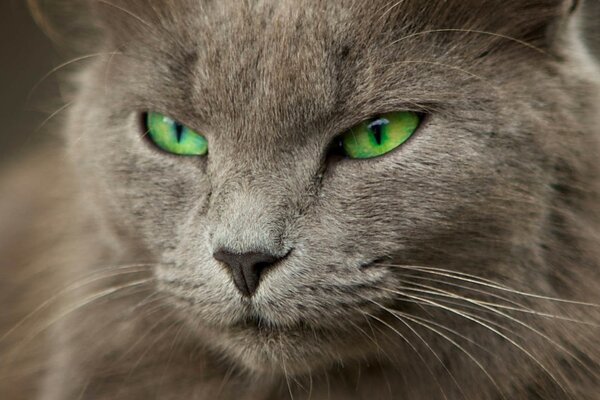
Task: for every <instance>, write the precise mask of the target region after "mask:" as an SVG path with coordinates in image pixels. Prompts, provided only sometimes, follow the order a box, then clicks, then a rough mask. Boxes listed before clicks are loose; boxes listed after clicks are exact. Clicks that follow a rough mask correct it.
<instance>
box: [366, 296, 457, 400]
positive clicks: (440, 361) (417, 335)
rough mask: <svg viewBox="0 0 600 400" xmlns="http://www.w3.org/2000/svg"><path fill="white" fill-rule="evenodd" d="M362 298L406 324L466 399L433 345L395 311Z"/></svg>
mask: <svg viewBox="0 0 600 400" xmlns="http://www.w3.org/2000/svg"><path fill="white" fill-rule="evenodd" d="M360 297H361V298H363V300H366V301H370V302H372V303H373V304H375V305H377V306H379V307H380V308H381V309H383V310H385V311H386V312H388V313H390V314H391V315H393V316H394V318H396V319H397V320H398V321H400V322H401V323H402V324H404V325H405V326H406V327H407V328H408V329H409V330H410V331H411V332H412V333H413V334H414V335H415V336H416V337H417V338H419V340H420V341H421V342H423V344H424V345H425V347H427V349H428V350H429V351H430V352H431V354H433V356H434V357H435V358H436V359H437V360H438V362H439V363H440V365H441V366H442V368H443V369H444V370H445V371H446V373H447V374H448V376H450V379H452V381H453V382H454V384H455V385H456V387H457V388H458V390H459V391H460V392H461V393H462V395H463V396H464V397H466V394H465V392H464V391H463V388H462V387H461V386H460V384H459V383H458V381H457V380H456V377H455V376H454V375H453V374H452V372H450V370H449V369H448V367H447V366H446V364H445V363H444V362H443V361H442V359H441V358H440V356H439V355H438V354H437V353H436V351H435V350H434V349H433V348H432V347H431V345H430V344H429V343H427V341H426V340H425V339H424V338H423V337H422V336H421V335H420V334H419V333H418V332H417V331H416V330H415V329H414V328H413V327H412V326H411V325H410V324H409V323H408V322H406V321H405V320H404V319H403V318H400V316H399V315H397V314H395V313H394V312H393V310H391V309H389V308H388V307H385V306H383V305H382V304H380V303H378V302H376V301H374V300H371V299H368V298H366V297H364V296H360ZM444 397H445V396H444Z"/></svg>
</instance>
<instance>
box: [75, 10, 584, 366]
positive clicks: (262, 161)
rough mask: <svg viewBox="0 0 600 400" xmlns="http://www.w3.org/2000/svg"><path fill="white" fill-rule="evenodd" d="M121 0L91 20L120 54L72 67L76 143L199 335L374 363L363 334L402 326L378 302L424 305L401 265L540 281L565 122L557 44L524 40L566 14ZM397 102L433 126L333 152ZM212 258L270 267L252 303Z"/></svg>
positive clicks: (104, 197)
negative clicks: (270, 258) (200, 140)
mask: <svg viewBox="0 0 600 400" xmlns="http://www.w3.org/2000/svg"><path fill="white" fill-rule="evenodd" d="M121 3H122V4H121ZM121 3H118V5H119V7H122V8H125V9H126V10H127V12H125V11H123V10H120V9H118V8H117V7H108V6H106V9H104V10H103V13H104V15H105V17H106V16H108V17H107V18H105V20H107V21H108V23H107V25H108V28H107V29H109V30H110V31H111V34H110V35H109V37H110V38H111V39H109V40H108V41H107V43H108V44H107V46H106V47H105V49H104V50H105V51H107V52H109V53H110V52H113V51H118V53H115V54H108V55H107V56H106V57H104V58H103V60H102V61H99V62H97V63H96V64H95V66H94V67H93V68H90V69H89V70H87V71H86V72H85V74H84V75H83V77H84V78H85V79H83V80H82V82H83V90H82V92H81V94H80V96H79V97H78V99H77V102H76V104H75V106H74V110H73V113H72V123H71V127H72V129H71V132H70V134H71V150H72V152H73V154H74V155H75V158H76V160H78V161H77V162H78V163H80V166H81V170H82V171H83V174H82V176H84V177H85V176H86V175H87V176H89V177H90V179H89V182H88V184H89V190H91V191H92V193H93V198H94V206H95V207H97V209H98V210H99V212H100V213H101V215H102V218H103V219H104V220H106V221H108V222H109V224H110V226H111V227H112V228H113V229H114V230H115V231H118V232H120V233H121V235H122V239H121V240H123V241H125V240H131V238H132V237H135V239H136V240H137V241H138V242H139V243H140V244H141V245H142V247H143V249H144V251H145V254H144V256H146V257H147V256H148V254H150V255H151V257H152V259H153V260H155V261H156V262H157V263H158V265H159V266H158V267H157V268H156V274H157V277H158V286H159V288H160V289H161V290H162V291H163V292H165V293H167V294H169V296H170V298H171V301H173V302H174V303H176V304H177V306H178V308H179V309H180V311H181V315H182V317H183V318H186V319H187V320H188V321H189V322H190V325H191V326H193V327H194V328H193V329H194V330H195V331H196V332H198V335H199V336H200V337H201V338H202V339H201V340H206V339H208V340H209V342H210V343H211V344H212V345H213V346H215V347H218V348H220V349H221V350H224V352H225V353H226V354H227V355H229V356H230V357H232V358H233V359H235V360H238V361H240V362H241V363H243V364H244V365H246V366H247V367H249V368H251V369H256V370H268V369H270V368H273V367H277V368H279V367H280V366H281V363H282V362H283V363H285V362H286V360H287V361H290V362H289V363H288V368H290V369H291V368H293V369H296V370H299V371H300V370H304V369H308V368H314V367H315V366H319V365H324V364H327V363H329V362H331V361H332V360H335V359H344V358H347V357H352V356H356V357H358V356H365V355H369V354H372V353H374V352H376V345H375V344H374V341H373V338H371V337H370V336H371V333H372V335H374V336H378V333H377V332H378V331H377V330H371V329H372V328H371V329H370V328H369V324H379V323H381V324H389V325H391V326H397V325H399V322H398V321H396V320H395V318H394V317H393V316H392V315H391V314H390V313H386V312H385V311H383V310H382V308H381V306H389V307H392V308H395V309H400V310H404V309H406V310H411V312H413V313H414V314H415V315H419V313H422V312H423V310H421V309H419V307H418V306H416V305H415V304H413V302H414V300H415V299H414V298H411V297H405V296H404V297H403V296H399V295H398V294H397V293H396V292H395V291H398V290H401V289H402V288H403V287H404V286H406V281H407V279H408V280H410V276H411V274H412V275H414V273H415V271H414V270H412V269H407V268H406V267H411V266H420V267H432V268H443V269H447V270H451V271H459V272H464V273H468V274H473V275H477V276H481V277H487V278H494V279H498V280H503V281H507V282H508V281H510V282H512V283H513V284H514V285H520V284H523V285H524V284H526V283H527V284H528V285H529V287H530V288H531V287H532V285H533V286H536V287H545V286H546V285H547V279H546V278H547V275H546V271H545V267H544V264H543V262H542V261H540V258H541V256H540V254H541V252H542V251H543V248H544V240H545V238H544V237H543V235H542V234H541V233H540V232H541V231H542V230H543V225H544V224H545V217H546V216H547V213H548V208H549V202H550V199H551V197H552V190H551V186H550V184H551V183H553V181H552V180H553V179H554V177H553V171H554V165H555V163H556V162H557V160H558V159H559V158H560V157H561V151H562V150H561V149H562V148H563V147H564V145H565V142H566V141H571V140H574V139H573V138H570V137H563V136H562V135H563V133H564V131H565V130H568V129H569V125H570V124H572V123H574V122H573V121H572V119H573V117H572V116H571V115H570V111H569V108H568V107H569V105H568V104H567V103H566V100H564V99H563V98H562V97H561V86H560V82H559V80H558V79H557V78H556V76H557V75H558V74H559V73H558V72H557V70H556V69H555V67H553V64H552V57H551V56H550V55H549V54H545V53H544V51H546V50H547V51H550V49H549V47H545V48H544V49H534V48H532V47H531V46H529V45H526V44H523V43H521V42H519V41H520V40H530V41H533V42H534V43H535V44H536V45H539V46H540V47H543V46H544V40H545V37H544V34H545V32H546V30H545V25H543V23H545V22H546V20H545V19H544V18H547V17H548V15H549V14H551V13H549V12H548V10H554V9H553V8H550V7H551V6H553V5H554V3H559V2H552V1H548V2H547V3H548V4H547V5H543V4H541V3H543V2H539V1H538V2H536V4H538V5H537V7H540V10H538V11H536V12H532V11H531V10H528V9H527V8H526V7H524V6H522V3H527V2H520V1H514V2H500V1H497V2H494V1H480V2H464V1H443V2H442V1H440V2H437V1H432V2H426V3H427V5H424V4H423V2H421V1H406V2H387V1H371V2H368V3H369V4H368V5H366V3H367V2H362V1H355V2H353V1H344V2H335V4H333V3H334V2H324V1H311V0H306V1H302V2H298V1H289V2H288V1H285V2H279V1H273V2H271V1H257V2H255V3H254V2H251V3H252V4H253V5H252V6H248V7H247V6H242V5H240V2H237V1H231V2H229V1H227V2H209V1H206V2H204V1H200V0H198V1H191V0H189V1H179V2H177V1H173V2H171V3H172V4H170V3H169V4H170V5H169V6H168V7H167V6H166V5H165V6H164V7H163V6H162V5H161V6H156V7H155V8H156V10H154V9H151V7H145V8H144V7H141V6H140V5H139V4H138V3H142V2H125V1H123V2H121ZM161 4H162V3H161ZM476 4H478V5H476ZM545 7H548V8H545ZM101 8H102V7H101ZM542 9H543V10H544V11H543V12H542V11H541V10H542ZM556 9H557V10H555V11H556V12H555V13H556V14H558V13H559V12H560V10H561V8H560V7H556ZM536 18H539V20H536ZM465 27H467V28H468V29H470V30H472V32H465V31H452V30H453V29H464V28H465ZM499 29H500V30H501V31H502V32H503V34H502V36H498V35H496V36H494V35H491V34H486V33H483V32H492V31H493V32H498V30H499ZM502 29H504V30H502ZM435 30H442V31H440V32H433V31H435ZM473 31H478V32H479V33H475V32H473ZM509 36H511V37H514V39H509V38H508V37H509ZM549 87H553V89H552V91H554V92H556V93H553V94H554V97H551V98H549V97H548V93H549V91H550V90H549V89H548V88H549ZM147 111H156V112H160V113H163V114H166V115H169V116H171V117H172V118H174V119H177V120H178V121H180V122H182V123H184V124H186V125H187V126H189V127H191V128H193V129H194V130H196V131H198V132H201V133H202V134H203V135H204V136H205V137H206V138H207V140H208V142H209V154H208V155H207V156H205V157H178V156H175V155H171V154H167V153H165V152H162V151H160V150H158V149H157V148H156V147H155V146H153V145H152V144H151V143H150V142H149V140H147V138H145V137H144V126H143V122H142V117H141V116H142V114H143V113H144V112H147ZM392 111H416V112H420V113H423V114H425V115H426V117H425V118H424V120H423V121H422V123H421V125H420V127H419V129H418V131H417V132H416V133H415V134H414V135H413V137H412V138H411V140H409V141H408V142H406V143H405V144H404V145H402V146H401V147H399V148H397V149H396V150H394V151H392V152H390V153H388V154H386V155H384V156H382V157H378V158H373V159H366V160H352V159H347V158H340V157H334V156H331V155H330V154H329V149H330V147H331V143H332V142H333V141H334V138H335V137H336V136H337V135H339V134H340V133H342V132H344V131H346V130H347V129H349V128H351V127H352V126H354V125H356V124H358V123H360V122H361V121H364V120H366V119H368V118H370V117H373V116H375V115H379V114H382V113H386V112H392ZM556 121H561V123H556ZM125 238H129V239H125ZM224 248H225V249H228V250H229V251H231V252H233V253H247V252H265V253H270V254H272V255H274V256H276V257H281V260H280V261H279V262H278V263H277V264H276V265H273V266H272V267H270V268H268V269H267V270H266V271H265V272H264V273H263V274H262V276H261V279H260V284H259V285H258V288H257V290H256V292H255V293H254V294H253V296H252V297H248V296H244V295H243V294H242V293H241V292H240V291H239V290H238V289H237V288H236V285H235V284H234V281H233V279H232V274H231V272H230V271H229V270H228V268H226V267H225V265H224V264H223V263H222V262H221V261H218V260H216V259H215V257H214V254H215V253H216V252H218V251H219V250H222V249H224ZM532 282H533V283H532ZM414 293H415V292H413V294H414ZM369 314H370V315H371V317H369V316H368V315H369ZM372 316H374V317H375V318H374V319H373V318H372ZM369 318H370V320H369ZM440 322H441V323H448V321H440ZM366 331H368V334H365V332H366ZM282 360H283V361H282ZM299 361H301V362H299Z"/></svg>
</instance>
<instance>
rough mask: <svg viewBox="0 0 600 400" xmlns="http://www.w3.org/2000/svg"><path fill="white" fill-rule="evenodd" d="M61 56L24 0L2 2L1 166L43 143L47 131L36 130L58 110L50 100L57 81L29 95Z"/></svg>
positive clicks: (0, 4)
mask: <svg viewBox="0 0 600 400" xmlns="http://www.w3.org/2000/svg"><path fill="white" fill-rule="evenodd" d="M62 58H63V57H60V56H59V55H58V54H57V52H56V51H55V50H54V48H53V46H52V45H51V43H50V41H49V40H48V39H47V38H46V37H45V35H44V34H43V33H42V32H41V30H40V29H39V28H38V27H37V26H36V25H35V23H34V21H33V19H32V18H31V17H30V15H29V12H28V10H27V5H26V2H25V0H0V121H1V123H0V167H1V166H2V165H4V164H5V163H6V162H7V161H8V160H10V159H11V158H14V157H15V156H17V155H19V154H22V153H23V152H26V151H27V150H28V148H29V147H32V146H35V144H36V143H37V142H39V141H42V140H46V136H47V131H44V129H40V130H39V131H37V132H36V130H37V128H38V127H39V126H40V124H42V122H43V121H44V119H45V118H46V117H47V116H48V115H49V114H51V113H52V112H53V110H52V107H55V106H58V107H60V104H59V101H58V99H57V98H56V97H55V96H54V98H53V94H56V90H57V88H56V79H48V81H47V82H44V83H43V84H42V85H41V86H40V87H39V89H38V90H36V91H35V92H34V93H32V95H31V99H29V100H28V99H27V97H28V95H29V92H30V91H31V90H32V88H33V87H34V85H35V84H36V82H37V81H39V80H40V79H41V78H42V77H43V76H44V75H45V74H46V73H47V72H48V71H50V70H51V69H52V68H53V67H54V66H56V65H58V60H60V59H62ZM51 110H52V111H51Z"/></svg>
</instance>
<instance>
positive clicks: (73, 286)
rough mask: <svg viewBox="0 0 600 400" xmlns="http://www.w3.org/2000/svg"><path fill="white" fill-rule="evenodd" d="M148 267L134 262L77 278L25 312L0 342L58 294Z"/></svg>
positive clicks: (44, 307) (55, 298)
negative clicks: (106, 272) (102, 273)
mask: <svg viewBox="0 0 600 400" xmlns="http://www.w3.org/2000/svg"><path fill="white" fill-rule="evenodd" d="M148 267H149V264H135V265H130V266H124V267H119V268H118V270H121V271H119V272H117V273H111V274H109V275H106V276H99V277H93V278H91V277H90V278H88V279H86V280H83V281H81V280H78V281H76V282H74V283H72V284H70V285H69V286H67V287H66V288H64V289H62V290H61V291H59V292H58V293H56V294H54V295H53V296H52V297H50V298H49V299H48V300H46V301H44V302H43V303H42V304H40V305H39V306H38V307H37V308H35V309H34V310H33V311H31V312H30V313H29V314H27V315H26V316H25V317H23V318H22V319H21V320H20V321H19V322H17V323H16V324H15V325H14V326H13V327H12V328H11V329H9V330H8V331H7V332H5V333H4V334H3V335H2V336H0V343H2V342H3V341H4V340H5V339H6V338H7V337H8V336H10V335H11V334H12V333H13V332H15V331H16V330H17V329H19V328H20V327H21V326H23V324H25V323H26V322H27V321H28V320H30V319H31V318H32V317H34V316H35V315H37V314H38V313H39V312H41V311H43V310H45V309H46V308H47V307H48V306H49V305H51V304H52V303H53V302H54V301H56V300H57V299H58V298H59V297H60V296H62V295H64V294H66V293H68V292H71V291H74V290H78V289H81V288H82V287H84V286H86V285H89V284H92V283H95V282H97V281H99V280H102V279H108V278H114V277H116V276H123V275H127V274H133V273H138V272H142V271H144V270H147V268H148ZM138 268H140V269H138ZM98 272H104V271H95V272H94V273H92V274H91V275H92V276H93V275H95V274H96V273H98ZM111 272H114V270H111ZM88 277H89V275H88Z"/></svg>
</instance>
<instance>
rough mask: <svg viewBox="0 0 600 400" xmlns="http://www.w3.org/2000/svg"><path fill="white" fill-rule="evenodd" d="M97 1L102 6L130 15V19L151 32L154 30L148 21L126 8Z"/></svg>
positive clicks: (101, 0)
mask: <svg viewBox="0 0 600 400" xmlns="http://www.w3.org/2000/svg"><path fill="white" fill-rule="evenodd" d="M96 1H97V2H98V3H100V4H104V5H106V6H109V7H112V8H115V9H117V10H119V11H121V12H123V13H125V14H127V15H129V16H130V17H132V18H134V19H136V20H137V21H138V22H141V23H142V24H143V25H144V26H145V27H146V28H148V29H150V30H152V28H153V26H152V24H150V23H149V22H148V21H146V20H145V19H143V18H142V17H140V16H139V15H137V14H134V13H133V12H131V11H130V10H128V9H126V8H124V7H121V6H118V5H116V4H113V3H111V2H109V1H107V0H96Z"/></svg>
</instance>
